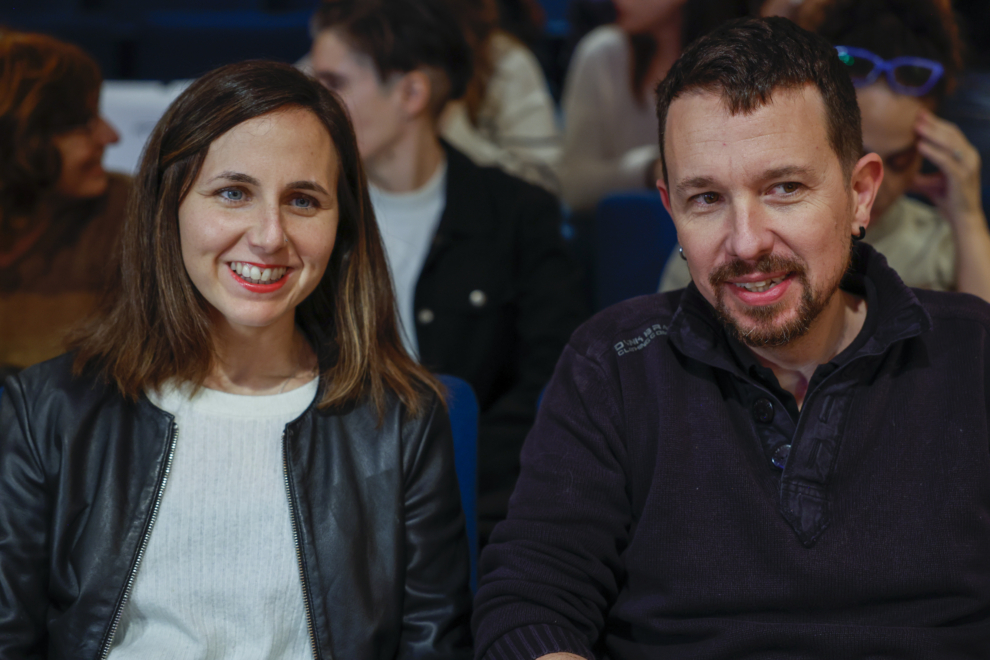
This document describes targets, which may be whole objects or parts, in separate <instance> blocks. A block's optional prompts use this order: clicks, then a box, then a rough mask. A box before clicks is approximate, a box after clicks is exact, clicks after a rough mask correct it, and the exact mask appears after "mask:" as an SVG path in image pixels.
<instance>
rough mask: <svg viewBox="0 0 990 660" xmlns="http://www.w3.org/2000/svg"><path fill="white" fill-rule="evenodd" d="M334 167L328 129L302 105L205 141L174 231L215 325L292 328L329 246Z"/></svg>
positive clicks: (334, 211) (333, 225) (333, 234)
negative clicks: (206, 145) (206, 147)
mask: <svg viewBox="0 0 990 660" xmlns="http://www.w3.org/2000/svg"><path fill="white" fill-rule="evenodd" d="M337 169H338V165H337V152H336V149H335V148H334V145H333V142H332V141H331V138H330V135H329V133H328V132H327V130H326V128H325V127H324V125H323V124H322V123H321V122H320V120H319V119H317V117H316V116H315V115H314V114H313V113H312V112H310V111H309V110H304V109H301V108H290V109H282V110H277V111H275V112H271V113H269V114H266V115H262V116H260V117H255V118H254V119H250V120H248V121H245V122H243V123H241V124H238V125H237V126H235V127H234V128H232V129H231V130H229V131H228V132H226V133H224V134H223V135H221V136H220V137H219V138H217V139H216V140H215V141H214V142H213V143H212V144H211V145H210V148H209V151H207V154H206V159H205V161H204V162H203V167H202V169H201V170H200V172H199V176H197V178H196V180H195V181H194V182H193V185H192V187H191V189H190V191H189V193H188V195H186V197H185V199H183V200H182V203H181V204H180V205H179V235H180V241H181V247H182V259H183V262H184V263H185V266H186V271H187V272H188V273H189V277H190V279H192V282H193V284H194V285H195V286H196V289H197V290H198V291H199V292H200V293H201V294H202V295H203V297H204V298H206V300H207V302H209V303H210V305H211V306H212V307H213V310H214V311H215V313H214V315H213V316H214V321H215V322H217V323H226V324H227V325H228V326H230V327H232V328H234V329H239V330H247V329H250V328H262V327H270V326H275V325H282V326H284V327H285V329H286V331H287V332H291V331H292V328H293V326H294V322H295V309H296V306H298V305H299V303H301V302H302V301H303V300H304V299H305V298H306V297H307V296H309V294H310V293H312V292H313V290H314V289H315V288H316V285H317V284H318V283H319V281H320V279H321V278H322V277H323V273H324V271H325V270H326V268H327V263H328V262H329V260H330V253H331V251H332V250H333V245H334V240H335V239H336V235H337V220H338V217H337V214H338V205H337V187H336V186H337Z"/></svg>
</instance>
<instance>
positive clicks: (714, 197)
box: [698, 192, 722, 204]
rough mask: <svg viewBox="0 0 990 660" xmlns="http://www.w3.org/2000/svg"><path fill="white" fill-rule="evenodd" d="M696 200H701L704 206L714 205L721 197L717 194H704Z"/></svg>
mask: <svg viewBox="0 0 990 660" xmlns="http://www.w3.org/2000/svg"><path fill="white" fill-rule="evenodd" d="M698 198H699V199H701V201H702V202H704V203H705V204H715V203H716V202H718V201H719V200H720V199H722V196H721V195H719V194H718V193H714V192H706V193H701V194H700V195H698Z"/></svg>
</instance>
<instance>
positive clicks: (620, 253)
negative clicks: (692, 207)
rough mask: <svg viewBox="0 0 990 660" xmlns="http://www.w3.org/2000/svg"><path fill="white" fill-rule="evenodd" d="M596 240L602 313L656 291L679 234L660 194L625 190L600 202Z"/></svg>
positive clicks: (598, 305) (597, 287) (597, 289)
mask: <svg viewBox="0 0 990 660" xmlns="http://www.w3.org/2000/svg"><path fill="white" fill-rule="evenodd" d="M595 239H596V240H595V307H596V309H604V308H605V307H608V306H609V305H613V304H615V303H617V302H620V301H623V300H626V299H628V298H633V297H635V296H641V295H645V294H648V293H656V290H657V286H658V285H659V283H660V274H661V273H662V272H663V267H664V264H665V263H667V257H668V256H669V255H670V252H671V250H673V249H674V246H676V245H677V230H676V229H674V222H673V220H671V219H670V215H669V214H668V213H667V210H666V209H664V207H663V203H662V202H661V201H660V194H659V193H657V192H653V191H634V192H624V193H616V194H614V195H609V196H608V197H606V198H605V199H603V200H602V201H601V202H599V203H598V208H597V210H596V212H595Z"/></svg>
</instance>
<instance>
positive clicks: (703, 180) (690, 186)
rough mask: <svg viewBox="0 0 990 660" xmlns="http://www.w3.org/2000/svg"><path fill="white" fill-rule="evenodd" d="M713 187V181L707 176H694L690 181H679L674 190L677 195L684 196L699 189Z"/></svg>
mask: <svg viewBox="0 0 990 660" xmlns="http://www.w3.org/2000/svg"><path fill="white" fill-rule="evenodd" d="M713 187H715V179H712V178H709V177H707V176H696V177H692V178H690V179H684V180H683V181H679V182H678V183H677V185H676V186H674V190H676V191H677V193H678V194H679V195H686V194H688V192H690V191H692V190H698V189H699V188H713Z"/></svg>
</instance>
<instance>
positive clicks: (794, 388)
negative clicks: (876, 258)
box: [750, 289, 866, 409]
mask: <svg viewBox="0 0 990 660" xmlns="http://www.w3.org/2000/svg"><path fill="white" fill-rule="evenodd" d="M865 322H866V300H865V299H863V298H860V297H858V296H855V295H853V294H851V293H848V292H846V291H843V290H841V289H840V290H839V291H837V292H836V294H835V296H833V298H832V301H831V302H830V303H829V305H828V307H826V308H825V309H824V310H823V311H822V313H821V314H819V315H818V318H816V319H815V321H814V322H813V323H812V325H811V328H810V329H809V330H808V332H807V333H806V334H805V335H804V336H802V337H800V338H799V339H796V340H794V341H792V342H789V343H787V344H786V345H784V346H780V347H777V348H753V347H750V350H751V351H753V353H754V354H755V355H756V358H757V359H758V360H759V361H760V364H762V365H763V366H765V367H767V368H769V369H770V370H771V371H773V373H774V375H775V376H776V377H777V381H778V382H779V383H780V386H781V387H782V388H784V389H785V390H787V391H788V392H790V393H791V394H793V395H794V398H795V400H796V401H797V405H798V408H799V409H800V408H801V405H802V404H803V403H804V395H805V394H806V393H807V391H808V383H809V382H810V381H811V377H812V376H813V375H814V373H815V369H817V368H818V365H820V364H825V363H827V362H829V361H830V360H831V359H832V358H834V357H835V356H836V355H838V354H839V353H841V352H842V351H844V350H845V349H846V348H848V347H849V345H850V344H852V343H853V341H854V340H855V339H856V336H857V335H859V332H860V330H862V329H863V324H864V323H865Z"/></svg>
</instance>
